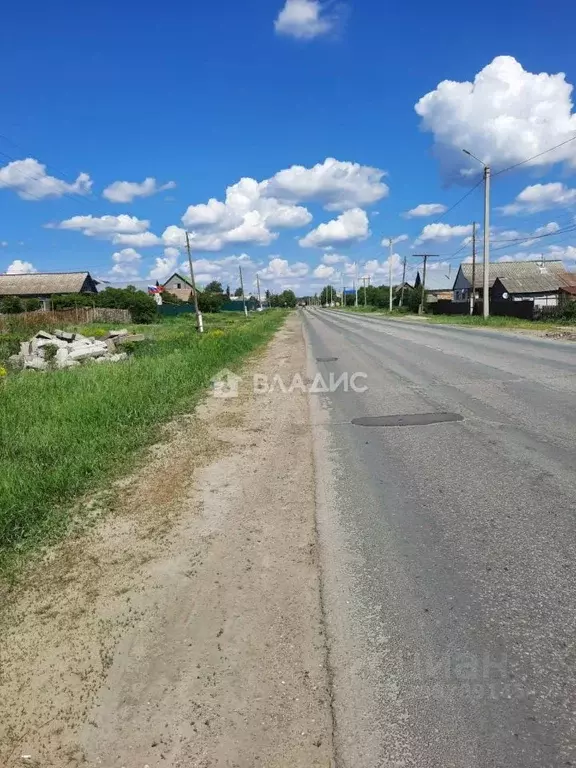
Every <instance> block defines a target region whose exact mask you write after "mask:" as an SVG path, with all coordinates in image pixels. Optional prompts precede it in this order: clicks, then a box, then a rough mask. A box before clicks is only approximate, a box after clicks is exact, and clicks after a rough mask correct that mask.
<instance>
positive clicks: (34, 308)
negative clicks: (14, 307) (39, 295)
mask: <svg viewBox="0 0 576 768" xmlns="http://www.w3.org/2000/svg"><path fill="white" fill-rule="evenodd" d="M41 308H42V302H41V301H40V299H24V310H25V311H26V312H38V310H39V309H41Z"/></svg>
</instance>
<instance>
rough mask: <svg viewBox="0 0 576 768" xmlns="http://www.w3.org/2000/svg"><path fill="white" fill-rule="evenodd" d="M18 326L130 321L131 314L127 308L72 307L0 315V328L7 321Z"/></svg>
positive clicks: (50, 326) (51, 326) (54, 325)
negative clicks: (51, 310)
mask: <svg viewBox="0 0 576 768" xmlns="http://www.w3.org/2000/svg"><path fill="white" fill-rule="evenodd" d="M9 321H10V322H12V323H14V322H15V323H17V324H18V325H20V326H23V325H24V326H25V325H30V326H31V327H34V328H36V327H38V325H42V326H46V328H54V327H56V326H58V325H85V324H86V323H124V324H126V323H131V322H132V316H131V315H130V312H129V310H127V309H114V308H109V307H74V308H73V309H58V310H55V311H53V312H43V311H42V310H39V311H38V312H21V313H19V314H17V315H0V328H2V327H3V326H5V325H7V324H8V322H9Z"/></svg>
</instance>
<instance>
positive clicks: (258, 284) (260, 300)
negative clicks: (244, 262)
mask: <svg viewBox="0 0 576 768" xmlns="http://www.w3.org/2000/svg"><path fill="white" fill-rule="evenodd" d="M256 286H257V287H258V304H260V309H262V296H261V295H260V277H259V275H258V272H256Z"/></svg>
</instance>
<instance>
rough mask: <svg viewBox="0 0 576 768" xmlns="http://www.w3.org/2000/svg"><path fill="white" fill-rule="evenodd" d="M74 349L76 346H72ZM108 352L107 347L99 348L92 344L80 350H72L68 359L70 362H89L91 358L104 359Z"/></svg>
mask: <svg viewBox="0 0 576 768" xmlns="http://www.w3.org/2000/svg"><path fill="white" fill-rule="evenodd" d="M72 347H74V344H72ZM106 352H107V350H106V346H105V345H104V347H98V346H96V345H95V344H90V345H89V346H85V347H81V348H79V349H72V350H71V351H70V352H69V354H68V357H69V358H70V360H88V359H89V358H91V357H102V355H105V354H106Z"/></svg>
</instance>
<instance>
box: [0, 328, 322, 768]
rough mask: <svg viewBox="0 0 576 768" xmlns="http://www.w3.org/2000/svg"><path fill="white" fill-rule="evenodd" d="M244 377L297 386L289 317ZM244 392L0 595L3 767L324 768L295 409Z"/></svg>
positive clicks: (311, 548) (302, 444)
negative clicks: (0, 600)
mask: <svg viewBox="0 0 576 768" xmlns="http://www.w3.org/2000/svg"><path fill="white" fill-rule="evenodd" d="M252 368H253V370H254V371H258V372H261V373H268V374H270V375H272V374H274V373H280V374H281V375H282V376H283V377H284V376H285V377H289V376H290V375H291V374H292V373H294V372H300V373H302V374H304V371H305V351H304V343H303V338H302V332H301V327H300V322H299V320H298V318H297V317H296V316H295V315H293V316H291V318H290V319H289V320H288V323H287V325H286V326H285V327H284V329H283V330H282V331H281V332H280V333H279V334H278V335H277V336H276V338H275V339H274V341H273V342H272V344H271V345H270V347H269V348H268V350H267V352H266V353H265V354H264V355H263V356H262V357H261V358H260V359H258V360H257V361H256V362H255V363H254V364H253V366H252ZM251 389H252V387H251V385H250V386H249V387H248V386H242V387H241V390H240V396H239V397H238V398H237V399H234V400H230V399H227V400H222V399H216V398H209V399H208V401H207V402H206V404H205V405H203V406H202V407H201V409H200V410H199V412H198V413H197V414H196V415H195V416H194V417H189V418H188V419H187V420H185V422H184V424H182V423H181V424H180V425H179V426H178V427H177V428H174V429H172V430H171V432H172V434H171V435H170V438H169V440H168V441H167V442H164V443H162V444H161V445H159V446H158V447H157V448H156V449H155V451H153V452H152V455H151V456H150V458H149V460H148V461H147V462H146V465H145V466H144V467H143V468H142V470H141V471H139V472H138V473H137V474H135V475H134V476H133V477H131V478H130V479H129V480H127V481H125V482H124V483H123V484H122V486H121V487H120V488H116V489H115V492H114V494H113V499H112V507H113V509H112V511H111V512H110V513H109V514H108V515H107V516H106V517H105V518H104V519H103V520H100V521H99V522H98V521H97V522H96V524H95V525H94V526H93V528H92V529H91V531H89V532H88V533H86V532H85V533H83V534H81V535H79V536H77V537H76V538H74V539H71V540H68V541H67V542H66V543H64V544H62V545H61V546H59V547H58V548H57V549H56V550H55V551H54V552H52V553H51V555H50V557H49V559H48V561H47V562H44V563H42V564H41V565H40V566H36V567H35V568H34V569H33V571H32V572H31V573H30V574H29V575H28V577H27V579H26V584H25V585H20V586H19V587H18V588H16V589H15V590H13V592H12V593H11V594H5V595H4V598H5V601H6V605H5V611H4V615H3V621H2V642H1V651H0V652H1V658H0V661H1V668H0V674H1V678H0V683H1V686H2V701H1V703H0V745H1V746H0V764H1V765H2V766H12V765H36V766H42V768H47V767H48V766H58V768H60V766H86V765H87V766H103V767H104V768H116V767H118V768H121V767H122V766H124V768H136V767H138V768H144V766H149V768H155V767H156V766H163V767H164V768H170V767H171V766H174V767H175V766H181V767H182V768H192V767H198V768H204V767H206V768H207V767H208V766H211V767H217V766H238V767H240V768H243V767H244V766H246V767H248V766H250V767H251V766H266V768H276V767H278V768H279V767H280V766H282V767H286V768H288V767H290V768H298V767H300V766H301V767H302V768H304V767H305V768H313V767H314V766H322V767H323V768H328V767H329V766H330V765H331V764H332V721H331V712H330V704H329V691H328V683H327V674H326V668H325V660H326V659H325V638H324V632H323V627H322V621H321V609H320V597H319V578H318V570H317V553H316V540H315V524H314V506H313V499H314V477H313V463H312V450H311V433H310V427H309V418H308V407H307V401H306V396H305V395H302V394H294V395H290V396H288V395H282V394H281V393H278V394H274V393H273V394H266V395H262V394H259V395H254V394H253V393H252V392H251Z"/></svg>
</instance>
